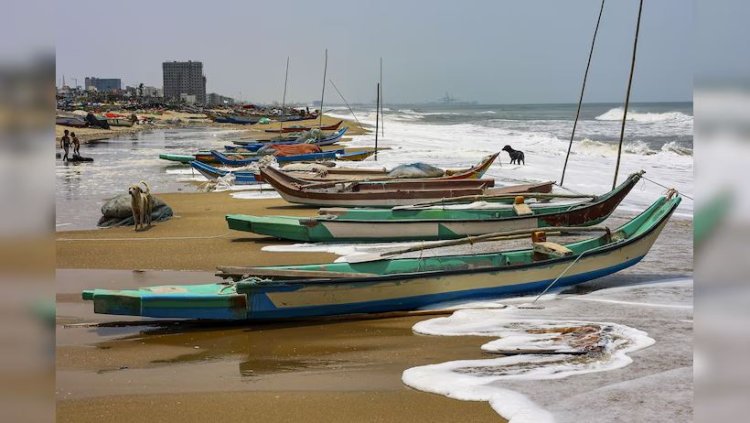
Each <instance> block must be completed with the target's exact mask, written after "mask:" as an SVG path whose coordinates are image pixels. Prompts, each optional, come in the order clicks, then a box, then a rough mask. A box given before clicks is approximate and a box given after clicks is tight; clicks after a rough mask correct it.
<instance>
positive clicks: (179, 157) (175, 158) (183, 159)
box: [159, 153, 195, 163]
mask: <svg viewBox="0 0 750 423" xmlns="http://www.w3.org/2000/svg"><path fill="white" fill-rule="evenodd" d="M159 158H160V159H162V160H169V161H170V162H180V163H190V162H192V161H193V160H195V155H194V154H171V153H162V154H159Z"/></svg>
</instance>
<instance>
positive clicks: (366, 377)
mask: <svg viewBox="0 0 750 423" xmlns="http://www.w3.org/2000/svg"><path fill="white" fill-rule="evenodd" d="M210 277H211V274H210V273H205V272H158V271H152V272H132V271H124V270H120V271H116V270H61V271H58V277H57V280H58V295H57V301H58V311H57V313H58V318H57V351H56V369H57V389H56V397H57V418H58V421H98V422H100V421H143V420H148V421H176V420H179V421H206V420H208V419H209V418H214V419H215V418H220V419H222V420H224V421H254V420H256V419H257V420H260V419H262V420H264V421H269V422H286V421H298V420H305V421H311V422H324V421H325V422H337V421H341V422H344V421H346V422H348V421H435V422H455V421H468V420H471V421H477V422H497V421H502V419H500V418H499V416H498V415H497V414H496V413H495V412H494V411H493V410H492V409H491V408H490V406H489V405H488V404H487V403H481V402H463V401H455V400H452V399H448V398H445V397H442V396H438V395H433V394H427V393H423V392H419V391H415V390H412V389H409V388H407V387H405V386H404V385H403V384H402V383H401V372H402V371H403V370H404V369H406V368H408V367H411V366H414V365H419V364H428V363H431V362H437V361H443V360H451V359H455V358H458V357H476V358H480V357H482V356H484V355H485V354H483V353H481V352H480V351H479V349H478V347H479V345H481V344H482V343H483V342H485V341H486V340H485V339H483V338H444V337H427V336H416V335H414V334H412V331H411V327H412V326H413V325H414V323H416V322H417V321H419V320H421V319H424V318H425V317H406V318H393V319H381V320H362V321H329V322H326V321H317V322H308V323H299V322H298V323H290V324H278V323H277V324H253V325H248V324H239V325H215V324H197V323H188V324H167V325H164V326H156V327H150V326H136V327H133V326H126V327H87V326H75V325H76V324H77V323H82V322H113V321H128V320H130V321H132V320H138V319H129V318H120V317H117V316H103V315H94V314H93V311H92V310H91V305H90V304H84V303H83V301H82V300H81V299H80V290H81V289H82V288H83V287H90V286H94V285H96V286H106V287H111V288H114V287H121V288H124V287H130V286H137V285H140V284H154V283H172V282H177V281H182V282H183V283H196V282H199V281H201V280H204V281H205V280H206V279H207V278H210ZM71 324H72V325H73V326H67V327H66V326H64V325H71Z"/></svg>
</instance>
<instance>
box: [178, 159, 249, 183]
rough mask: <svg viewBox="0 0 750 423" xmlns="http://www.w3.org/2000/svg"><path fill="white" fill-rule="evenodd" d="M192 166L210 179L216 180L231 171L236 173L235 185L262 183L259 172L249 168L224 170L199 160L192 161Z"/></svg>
mask: <svg viewBox="0 0 750 423" xmlns="http://www.w3.org/2000/svg"><path fill="white" fill-rule="evenodd" d="M190 166H192V167H193V169H195V170H197V171H198V173H200V174H201V175H203V176H205V177H206V178H207V179H208V180H210V181H215V180H217V179H219V178H222V177H224V176H227V174H229V173H231V174H233V175H234V184H235V185H256V184H260V183H262V181H261V180H260V179H259V176H258V172H253V171H249V170H240V171H229V170H223V169H218V168H215V167H213V166H210V165H207V164H205V163H202V162H199V161H197V160H193V161H191V162H190Z"/></svg>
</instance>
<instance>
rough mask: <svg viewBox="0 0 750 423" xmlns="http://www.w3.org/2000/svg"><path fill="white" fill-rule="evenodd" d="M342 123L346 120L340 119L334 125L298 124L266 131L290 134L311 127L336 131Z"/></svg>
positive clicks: (307, 129)
mask: <svg viewBox="0 0 750 423" xmlns="http://www.w3.org/2000/svg"><path fill="white" fill-rule="evenodd" d="M342 123H344V121H343V120H340V121H338V122H337V123H334V124H333V125H327V126H321V127H317V126H314V127H313V126H296V127H292V128H282V129H266V132H268V133H271V134H281V133H283V134H288V133H292V132H303V131H309V130H311V129H318V128H319V129H320V130H321V131H335V130H337V129H339V126H341V124H342Z"/></svg>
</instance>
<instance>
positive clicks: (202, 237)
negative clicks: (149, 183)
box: [56, 192, 335, 271]
mask: <svg viewBox="0 0 750 423" xmlns="http://www.w3.org/2000/svg"><path fill="white" fill-rule="evenodd" d="M157 196H159V197H160V198H161V199H163V200H164V201H165V202H166V203H167V204H169V205H170V206H171V207H172V209H173V210H174V214H175V217H173V218H172V219H170V220H168V221H165V222H157V223H155V224H154V226H152V227H151V228H150V229H148V230H145V231H139V232H135V231H134V230H133V228H132V227H120V228H111V229H103V230H88V231H69V232H58V233H57V234H56V237H57V267H58V268H63V269H65V268H86V269H172V270H209V271H211V270H214V269H215V268H216V266H217V265H232V266H243V265H261V264H267V265H275V264H291V263H313V262H325V261H331V260H333V259H335V256H334V255H332V254H325V253H314V254H299V253H267V252H263V251H261V248H262V247H264V246H266V245H273V244H278V243H281V241H278V240H274V239H272V238H267V237H262V236H260V235H255V234H251V233H249V232H238V231H230V230H229V229H227V224H226V221H225V220H224V216H225V215H226V214H229V213H245V214H254V215H265V214H284V215H289V216H311V215H314V214H315V213H316V209H309V208H300V207H296V206H291V205H289V204H288V203H287V202H285V201H284V200H281V199H267V200H238V199H235V198H232V197H231V195H230V194H229V193H228V192H211V193H179V194H157ZM75 240H78V241H75Z"/></svg>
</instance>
